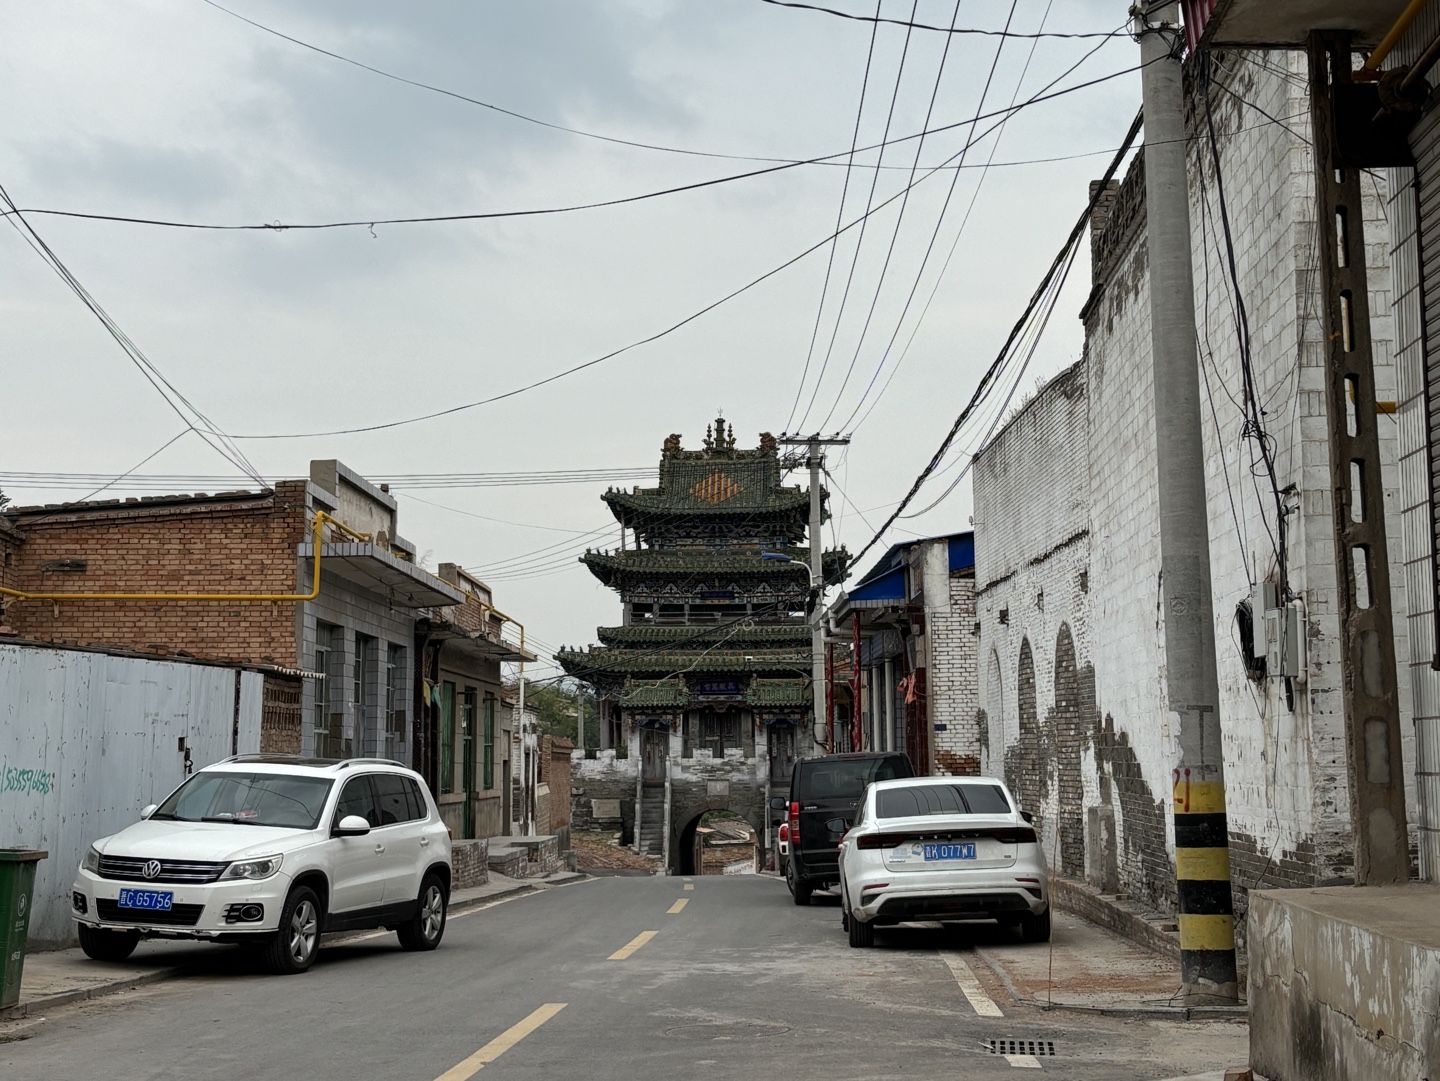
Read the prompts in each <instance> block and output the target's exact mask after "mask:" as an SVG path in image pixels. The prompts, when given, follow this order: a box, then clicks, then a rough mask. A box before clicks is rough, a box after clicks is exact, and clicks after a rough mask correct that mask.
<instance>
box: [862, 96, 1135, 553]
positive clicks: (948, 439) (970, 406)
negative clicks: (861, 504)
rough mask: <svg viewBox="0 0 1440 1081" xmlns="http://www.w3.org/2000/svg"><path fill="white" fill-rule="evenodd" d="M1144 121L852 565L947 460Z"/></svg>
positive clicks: (1132, 132)
mask: <svg viewBox="0 0 1440 1081" xmlns="http://www.w3.org/2000/svg"><path fill="white" fill-rule="evenodd" d="M1141 122H1142V117H1141V115H1140V114H1138V113H1137V114H1136V116H1135V120H1134V122H1132V123H1131V125H1130V130H1129V132H1128V133H1127V134H1126V136H1125V142H1124V145H1123V146H1122V148H1121V151H1120V153H1118V154H1116V155H1115V157H1114V158H1113V159H1112V160H1111V162H1110V165H1109V167H1108V168H1107V169H1106V170H1105V175H1104V176H1102V177H1101V178H1100V181H1099V183H1098V184H1096V185H1095V188H1094V191H1093V192H1092V193H1091V195H1090V198H1089V200H1088V201H1087V202H1086V204H1085V209H1084V211H1083V212H1082V213H1081V214H1080V217H1079V219H1078V220H1077V221H1076V222H1075V225H1074V227H1073V228H1072V229H1071V230H1070V235H1069V236H1068V237H1066V239H1065V243H1064V245H1063V246H1062V247H1061V249H1060V251H1059V252H1058V253H1057V254H1056V256H1055V258H1054V260H1053V261H1052V262H1051V264H1050V267H1049V269H1048V270H1046V272H1045V275H1044V277H1043V278H1042V279H1041V281H1040V284H1039V286H1037V287H1036V289H1035V292H1034V293H1033V294H1031V297H1030V300H1029V302H1028V303H1027V304H1026V305H1025V310H1024V311H1023V312H1022V313H1021V315H1020V318H1019V320H1017V321H1016V323H1015V326H1014V327H1013V328H1012V329H1011V331H1010V334H1009V336H1008V337H1007V338H1006V339H1005V343H1004V345H1002V346H1001V347H1000V353H999V355H998V356H996V358H995V360H994V362H993V363H992V364H991V365H990V367H989V369H987V370H986V372H985V374H984V375H983V376H982V377H981V379H980V384H979V386H977V387H976V388H975V393H974V394H973V395H972V396H971V398H970V401H969V402H968V403H967V404H966V406H965V408H964V409H962V410H961V411H960V415H959V416H958V417H956V418H955V423H954V424H952V425H951V426H950V431H949V432H948V433H947V434H946V436H945V438H944V439H943V440H942V441H941V443H940V447H939V449H938V450H937V451H936V452H935V453H934V455H933V456H932V457H931V459H930V462H929V463H928V464H927V465H926V466H925V468H924V469H922V470H921V471H920V474H919V476H917V477H916V478H915V481H914V483H913V484H911V486H910V490H909V491H908V492H907V493H906V494H905V497H904V498H903V499H901V500H900V503H899V505H898V506H897V507H896V508H895V510H894V511H892V512H891V514H890V517H888V518H887V519H886V520H885V522H884V524H883V525H881V527H880V528H879V529H878V530H876V532H875V535H874V536H873V537H871V538H870V540H869V541H867V542H866V544H865V547H864V548H862V549H860V551H859V552H857V553H856V554H855V556H854V557H853V558H852V559H851V563H852V564H854V563H857V562H859V561H860V559H861V558H862V557H863V556H864V555H865V553H866V552H868V551H869V550H870V549H871V548H873V547H874V546H875V545H876V544H877V543H878V542H879V540H880V538H881V537H883V536H884V535H885V531H886V530H887V529H889V528H890V526H891V525H893V524H894V522H895V520H896V519H897V518H899V517H900V515H901V514H903V513H904V512H905V508H906V507H908V506H909V505H910V502H911V501H912V500H913V499H914V498H915V495H916V493H918V492H919V491H920V489H921V487H922V486H923V485H924V484H925V481H926V480H928V479H929V477H930V474H931V473H933V472H934V471H935V469H936V467H937V466H939V464H940V462H941V461H942V460H943V459H944V457H945V455H946V453H947V452H948V451H949V450H950V444H951V443H952V442H954V440H955V436H956V434H957V433H958V432H959V431H960V428H961V426H962V425H964V423H965V422H966V421H967V420H968V419H969V418H970V415H971V414H972V413H973V412H974V411H975V408H976V407H977V406H978V405H979V404H980V403H981V402H982V401H983V400H984V398H985V396H986V394H987V393H988V392H989V390H990V387H991V385H992V384H993V382H994V380H995V377H996V376H997V375H998V374H999V372H1000V370H1001V368H1003V367H1004V365H1005V363H1006V362H1007V361H1008V360H1009V358H1010V356H1011V353H1010V347H1011V346H1012V345H1013V344H1014V343H1015V341H1016V339H1017V338H1019V336H1020V335H1021V333H1022V332H1023V331H1024V329H1025V327H1026V325H1027V324H1028V323H1029V320H1030V316H1031V314H1032V313H1033V312H1034V311H1035V309H1036V307H1037V306H1038V305H1039V304H1040V302H1041V299H1042V298H1043V297H1044V295H1045V293H1046V291H1047V290H1048V289H1049V286H1050V283H1051V281H1053V280H1054V278H1055V276H1056V275H1057V274H1058V273H1059V272H1060V270H1061V269H1062V267H1063V265H1064V263H1065V262H1066V260H1067V259H1068V258H1069V257H1070V255H1071V252H1072V249H1073V248H1074V247H1075V245H1076V244H1077V243H1078V242H1079V240H1080V237H1081V236H1082V235H1084V232H1085V230H1086V228H1087V227H1088V226H1089V223H1090V215H1091V214H1092V213H1093V212H1094V209H1095V206H1096V204H1097V203H1098V202H1099V200H1100V197H1101V195H1102V194H1103V193H1104V191H1105V188H1106V185H1108V184H1109V183H1110V181H1111V179H1112V178H1113V177H1114V176H1115V173H1116V172H1117V171H1118V170H1119V168H1120V162H1121V161H1122V160H1123V158H1124V156H1125V153H1126V152H1127V151H1128V150H1129V149H1130V145H1131V144H1132V143H1133V142H1134V141H1135V136H1136V135H1138V134H1139V132H1140V126H1141Z"/></svg>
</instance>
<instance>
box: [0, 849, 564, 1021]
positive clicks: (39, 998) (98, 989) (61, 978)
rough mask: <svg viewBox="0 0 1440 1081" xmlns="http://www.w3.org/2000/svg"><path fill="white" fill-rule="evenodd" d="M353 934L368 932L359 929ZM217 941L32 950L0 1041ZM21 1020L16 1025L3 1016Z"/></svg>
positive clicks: (505, 892) (201, 953) (481, 897)
mask: <svg viewBox="0 0 1440 1081" xmlns="http://www.w3.org/2000/svg"><path fill="white" fill-rule="evenodd" d="M588 877H589V876H588V875H583V874H576V873H574V872H570V871H560V872H558V873H556V874H553V875H549V876H547V877H545V878H534V879H517V878H507V877H506V876H504V875H498V874H495V873H493V872H492V873H491V875H490V881H489V882H488V883H486V884H485V885H483V886H476V887H474V888H472V889H468V890H456V891H455V892H454V893H453V894H451V895H450V912H452V913H458V912H463V911H465V910H467V909H472V908H479V907H481V906H483V905H487V904H491V903H493V902H495V901H502V900H507V899H509V898H512V897H521V896H524V895H525V894H528V893H538V892H540V891H541V890H545V889H549V888H551V887H554V886H566V885H570V884H571V883H574V882H583V881H584V880H585V879H586V878H588ZM352 933H354V934H369V933H370V932H366V931H358V932H352ZM345 937H346V935H345V934H340V935H326V936H325V938H324V940H323V941H325V942H331V941H337V940H339V939H342V938H345ZM220 948H222V947H218V946H216V945H213V944H211V943H205V942H194V941H186V940H184V939H163V938H152V939H147V940H146V941H143V942H141V943H140V944H139V945H138V946H137V947H136V948H135V952H134V953H133V954H131V955H130V957H129V958H128V959H127V960H126V961H123V962H121V963H120V964H105V963H103V962H100V961H92V960H90V958H88V957H86V956H85V954H84V953H83V952H81V950H80V949H79V947H76V948H73V949H68V950H52V951H47V952H44V953H32V954H29V955H28V956H27V957H26V958H25V973H24V976H23V978H22V980H21V984H20V1002H19V1004H18V1005H16V1006H12V1007H10V1008H9V1009H8V1010H0V1042H4V1041H5V1040H7V1039H15V1038H24V1036H25V1035H27V1034H28V1033H26V1032H25V1029H27V1028H29V1027H30V1026H28V1025H25V1024H24V1022H25V1020H26V1019H27V1018H36V1017H37V1016H38V1015H39V1014H40V1013H43V1012H44V1011H46V1010H52V1009H55V1008H56V1007H57V1006H64V1005H68V1004H69V1003H72V1002H81V1001H83V1000H85V999H91V998H98V997H100V996H101V995H108V994H113V993H114V992H116V991H125V990H129V989H130V988H132V987H140V986H143V985H144V984H148V983H156V982H158V981H160V980H168V979H173V978H174V977H176V976H179V975H183V974H184V973H185V972H186V971H187V970H188V969H189V968H190V967H191V966H193V965H194V964H195V963H197V962H201V961H203V960H205V959H206V958H213V957H214V955H215V951H216V950H217V949H220ZM12 1021H19V1022H21V1024H20V1025H15V1026H11V1025H6V1024H5V1023H4V1022H12Z"/></svg>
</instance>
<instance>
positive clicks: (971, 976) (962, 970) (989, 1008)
mask: <svg viewBox="0 0 1440 1081" xmlns="http://www.w3.org/2000/svg"><path fill="white" fill-rule="evenodd" d="M940 956H941V957H942V958H944V959H945V963H946V964H947V965H949V966H950V971H951V973H953V974H954V976H955V982H956V983H958V984H959V985H960V990H961V991H962V992H964V994H965V997H966V998H967V999H968V1000H969V1001H970V1005H971V1006H972V1007H973V1008H974V1010H975V1012H976V1013H977V1014H979V1015H980V1016H981V1017H1004V1016H1005V1015H1004V1014H1003V1013H1001V1012H1000V1007H999V1006H997V1005H995V1000H994V999H993V998H991V997H990V996H989V995H987V994H986V993H985V988H983V987H981V986H980V981H979V980H978V979H976V978H975V973H974V971H973V970H972V969H971V968H970V966H969V965H967V964H966V963H965V958H963V957H961V956H960V955H959V954H958V953H952V952H949V951H942V952H941V954H940ZM1020 1057H1022V1058H1028V1057H1030V1056H1028V1055H1022V1056H1020ZM1010 1065H1012V1066H1014V1065H1016V1063H1013V1062H1012V1063H1011V1064H1010ZM1036 1065H1037V1066H1038V1065H1039V1063H1038V1062H1037V1063H1036Z"/></svg>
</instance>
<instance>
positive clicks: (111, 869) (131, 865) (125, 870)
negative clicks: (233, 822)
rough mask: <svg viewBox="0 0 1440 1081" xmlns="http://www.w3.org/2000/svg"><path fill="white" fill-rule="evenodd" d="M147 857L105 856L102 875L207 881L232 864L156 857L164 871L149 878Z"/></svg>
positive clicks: (151, 879) (134, 878)
mask: <svg viewBox="0 0 1440 1081" xmlns="http://www.w3.org/2000/svg"><path fill="white" fill-rule="evenodd" d="M149 862H150V861H149V860H148V859H145V858H144V857H132V856H101V857H100V877H101V878H119V879H124V880H125V881H127V882H178V883H188V884H195V883H203V882H214V881H215V880H216V879H217V878H219V877H220V876H221V875H222V874H224V872H225V868H227V867H229V866H230V864H229V863H210V862H205V861H198V860H156V861H155V862H156V863H158V864H160V873H159V874H158V875H156V876H155V877H154V878H146V877H145V865H146V864H147V863H149Z"/></svg>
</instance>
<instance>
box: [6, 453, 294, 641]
mask: <svg viewBox="0 0 1440 1081" xmlns="http://www.w3.org/2000/svg"><path fill="white" fill-rule="evenodd" d="M305 490H306V486H305V482H303V481H286V482H282V483H280V484H278V485H277V486H276V489H275V492H274V494H273V495H270V496H264V497H256V496H253V495H239V496H236V497H234V498H230V499H227V498H224V497H208V498H203V499H189V500H183V501H181V500H176V499H172V498H168V497H167V498H166V499H157V500H153V501H136V502H124V503H121V502H118V501H117V502H115V503H110V504H94V505H86V506H84V507H80V508H74V509H69V510H66V509H64V508H53V509H40V510H37V511H24V512H18V513H17V512H13V511H12V512H11V513H10V519H11V521H12V522H14V523H15V525H16V526H17V527H18V528H19V529H20V530H21V531H22V532H23V533H24V535H25V542H24V544H23V545H22V546H21V547H20V548H19V551H18V552H16V553H14V555H13V559H12V563H13V569H12V572H11V575H12V581H13V585H14V587H15V588H19V589H24V590H27V591H31V592H77V593H79V592H85V593H102V592H127V593H128V592H164V593H170V592H176V593H179V592H195V593H225V592H247V593H248V592H254V593H276V594H286V593H293V592H295V591H296V575H297V561H296V556H295V546H296V545H297V544H298V543H300V542H301V541H303V540H304V539H305V534H306V518H305ZM62 560H63V561H83V564H84V569H83V571H74V570H58V569H55V568H56V566H57V564H58V563H59V561H62ZM68 565H69V566H72V567H74V566H78V564H77V563H75V562H70V563H69V564H68ZM5 619H6V621H7V622H8V623H9V624H10V625H11V626H12V627H14V628H15V629H16V630H17V631H18V632H19V633H21V634H23V635H25V636H26V637H30V638H39V639H42V640H46V641H53V642H63V643H66V644H74V645H110V646H120V647H124V648H128V649H135V650H139V651H142V652H149V653H174V652H175V651H176V650H180V649H184V650H185V651H187V652H188V653H191V654H193V655H195V656H197V657H203V658H206V659H209V660H224V661H251V662H258V661H262V660H263V661H269V662H273V663H275V664H279V665H285V666H293V665H295V663H296V657H295V604H294V603H291V602H271V601H262V602H230V601H85V602H74V601H71V602H64V603H58V604H52V603H51V602H49V601H17V602H12V603H10V604H7V605H6V609H5Z"/></svg>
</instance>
